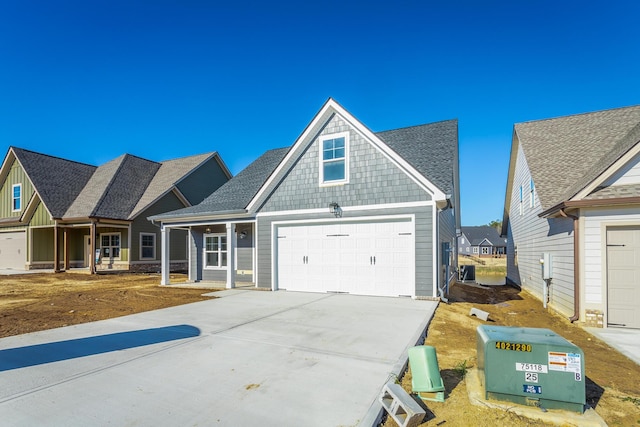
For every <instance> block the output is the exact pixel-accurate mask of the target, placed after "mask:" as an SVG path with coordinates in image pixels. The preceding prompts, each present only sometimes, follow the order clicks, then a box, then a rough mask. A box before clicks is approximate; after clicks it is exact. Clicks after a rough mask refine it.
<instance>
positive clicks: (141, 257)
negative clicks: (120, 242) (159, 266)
mask: <svg viewBox="0 0 640 427" xmlns="http://www.w3.org/2000/svg"><path fill="white" fill-rule="evenodd" d="M145 237H152V238H153V245H152V246H144V245H143V244H142V242H143V240H144V238H145ZM156 239H157V237H156V233H140V260H145V261H155V260H156ZM149 247H151V249H152V250H153V252H152V255H151V256H150V257H145V256H144V255H143V249H144V248H149Z"/></svg>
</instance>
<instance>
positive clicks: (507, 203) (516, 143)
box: [501, 126, 520, 236]
mask: <svg viewBox="0 0 640 427" xmlns="http://www.w3.org/2000/svg"><path fill="white" fill-rule="evenodd" d="M519 148H520V138H519V137H518V131H517V129H516V127H515V126H513V133H512V136H511V154H510V156H509V171H508V173H507V188H506V190H505V195H504V211H503V212H502V232H501V235H503V236H506V235H507V224H508V223H509V211H510V209H511V192H512V191H513V178H514V176H515V172H516V170H515V169H516V160H517V157H518V150H519Z"/></svg>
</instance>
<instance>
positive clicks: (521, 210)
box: [519, 185, 524, 215]
mask: <svg viewBox="0 0 640 427" xmlns="http://www.w3.org/2000/svg"><path fill="white" fill-rule="evenodd" d="M519 206H520V215H523V214H524V209H523V208H522V185H521V186H520V205H519Z"/></svg>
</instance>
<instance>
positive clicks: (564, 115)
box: [515, 104, 640, 126]
mask: <svg viewBox="0 0 640 427" xmlns="http://www.w3.org/2000/svg"><path fill="white" fill-rule="evenodd" d="M639 107H640V104H636V105H629V106H626V107H615V108H606V109H604V110H594V111H586V112H583V113H576V114H563V115H561V116H556V117H547V118H546V119H537V120H527V121H524V122H518V123H516V124H515V125H516V126H517V125H522V124H527V123H539V122H547V121H552V120H560V119H567V118H570V117H580V116H586V115H589V114H599V113H607V112H612V111H616V110H626V109H630V108H639Z"/></svg>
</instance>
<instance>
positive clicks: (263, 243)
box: [257, 204, 434, 297]
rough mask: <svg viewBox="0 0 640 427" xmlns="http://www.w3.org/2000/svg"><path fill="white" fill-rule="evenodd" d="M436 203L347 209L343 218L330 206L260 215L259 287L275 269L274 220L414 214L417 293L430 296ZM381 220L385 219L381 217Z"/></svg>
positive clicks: (266, 284)
mask: <svg viewBox="0 0 640 427" xmlns="http://www.w3.org/2000/svg"><path fill="white" fill-rule="evenodd" d="M433 209H434V206H433V205H431V204H430V205H427V206H419V207H412V208H386V209H385V208H384V207H383V206H381V207H380V209H371V210H360V211H346V212H343V215H342V218H334V217H333V215H331V214H330V213H329V210H328V209H327V212H326V213H321V214H318V213H312V214H304V213H301V214H291V215H286V216H282V215H273V216H271V215H269V214H264V215H260V216H258V222H257V234H258V235H257V255H258V256H257V258H258V260H257V267H258V280H257V286H258V287H261V288H271V287H272V282H273V277H272V275H273V271H272V255H273V254H272V250H275V245H276V241H275V239H276V238H275V236H273V235H272V230H273V227H272V224H273V222H288V221H308V220H313V221H316V220H317V221H319V222H341V221H352V220H355V219H358V218H363V217H366V218H367V219H368V221H375V217H381V218H382V217H385V216H396V215H414V218H415V262H416V266H415V283H416V296H426V297H431V296H433V295H434V286H433V274H434V273H433V227H432V223H433ZM381 220H382V219H381Z"/></svg>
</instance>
